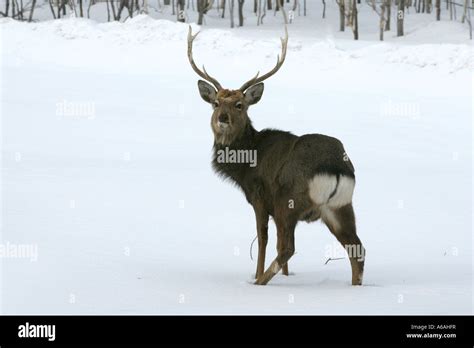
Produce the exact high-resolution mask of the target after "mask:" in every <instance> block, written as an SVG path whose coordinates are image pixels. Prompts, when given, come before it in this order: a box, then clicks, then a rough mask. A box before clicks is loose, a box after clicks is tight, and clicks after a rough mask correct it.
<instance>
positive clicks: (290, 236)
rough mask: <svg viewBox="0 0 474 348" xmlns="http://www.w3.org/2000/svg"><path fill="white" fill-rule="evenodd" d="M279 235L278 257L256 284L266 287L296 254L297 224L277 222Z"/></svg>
mask: <svg viewBox="0 0 474 348" xmlns="http://www.w3.org/2000/svg"><path fill="white" fill-rule="evenodd" d="M275 222H276V225H277V234H278V239H279V240H280V241H281V242H280V243H281V244H280V248H279V250H278V256H277V257H276V259H275V260H274V261H273V262H272V264H271V265H270V267H268V269H267V270H266V271H265V272H264V273H263V274H262V275H261V276H259V277H258V278H257V281H256V282H255V284H257V285H266V284H267V283H268V282H269V281H270V280H271V279H272V278H273V277H274V276H275V274H277V273H278V272H279V271H280V270H281V269H282V267H283V266H284V265H286V264H287V263H288V260H289V259H290V258H291V256H293V254H294V253H295V226H296V222H294V223H293V222H290V223H288V222H281V223H278V222H277V221H275Z"/></svg>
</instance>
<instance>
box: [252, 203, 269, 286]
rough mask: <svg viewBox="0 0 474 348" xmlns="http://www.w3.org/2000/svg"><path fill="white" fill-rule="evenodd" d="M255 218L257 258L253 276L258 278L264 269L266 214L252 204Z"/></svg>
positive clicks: (266, 229)
mask: <svg viewBox="0 0 474 348" xmlns="http://www.w3.org/2000/svg"><path fill="white" fill-rule="evenodd" d="M254 210H255V218H256V220H257V238H258V258H257V271H256V273H255V278H256V279H258V277H260V276H261V275H262V274H263V271H264V270H265V252H266V249H267V242H268V214H267V213H266V212H265V211H264V209H263V208H262V207H261V206H259V205H258V204H257V205H255V206H254Z"/></svg>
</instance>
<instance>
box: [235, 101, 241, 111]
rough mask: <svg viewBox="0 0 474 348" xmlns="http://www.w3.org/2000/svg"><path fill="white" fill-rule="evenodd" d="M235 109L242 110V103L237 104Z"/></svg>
mask: <svg viewBox="0 0 474 348" xmlns="http://www.w3.org/2000/svg"><path fill="white" fill-rule="evenodd" d="M235 108H236V109H238V110H242V103H241V102H237V103H235Z"/></svg>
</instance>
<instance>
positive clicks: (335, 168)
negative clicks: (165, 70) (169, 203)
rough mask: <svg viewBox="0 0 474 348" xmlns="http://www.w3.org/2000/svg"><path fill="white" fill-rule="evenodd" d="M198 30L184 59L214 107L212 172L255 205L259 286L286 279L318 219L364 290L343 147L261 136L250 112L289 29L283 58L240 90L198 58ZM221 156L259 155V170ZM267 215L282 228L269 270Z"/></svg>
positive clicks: (284, 135)
mask: <svg viewBox="0 0 474 348" xmlns="http://www.w3.org/2000/svg"><path fill="white" fill-rule="evenodd" d="M198 34H199V32H197V33H196V34H193V33H192V28H191V26H189V31H188V37H187V44H188V47H187V55H188V59H189V63H190V64H191V67H192V69H193V70H194V71H195V72H196V73H197V75H199V77H201V78H202V79H200V80H198V83H197V84H198V90H199V94H200V96H201V98H202V99H203V100H204V101H205V102H207V103H209V104H211V106H212V109H213V112H212V116H211V129H212V132H213V135H214V145H213V156H212V167H213V169H214V171H215V172H216V173H217V175H219V176H220V177H222V178H224V179H226V180H229V181H231V182H232V183H234V184H235V185H236V186H237V187H239V188H240V189H241V190H242V191H243V193H244V195H245V198H246V199H247V202H248V203H249V204H250V205H251V206H252V207H253V210H254V212H255V220H256V227H257V238H258V257H257V269H256V272H255V279H256V280H255V283H254V284H257V285H266V284H267V283H268V282H269V281H270V280H271V279H272V278H273V277H274V276H275V275H276V274H277V273H278V272H279V271H280V270H281V271H282V274H283V275H288V274H289V272H288V261H289V260H290V258H291V257H292V256H293V254H294V253H295V228H296V225H297V224H298V223H299V222H301V221H305V222H308V223H310V222H314V221H317V220H319V219H321V221H322V222H323V223H324V224H325V225H326V226H327V227H328V229H329V231H330V232H331V233H332V234H333V235H334V236H335V237H336V239H337V240H338V242H339V243H340V244H341V245H342V246H343V247H344V249H345V250H346V251H347V253H348V257H349V261H350V265H351V269H352V285H362V278H363V272H364V261H365V248H364V247H363V245H362V242H361V241H360V239H359V237H358V235H357V231H356V222H355V214H354V209H353V205H352V197H353V192H354V188H355V174H354V173H355V169H354V166H353V164H352V162H351V161H350V159H349V157H348V155H347V153H346V151H345V149H344V146H343V144H342V143H341V142H340V141H339V140H338V139H336V138H333V137H330V136H326V135H322V134H305V135H302V136H297V135H294V134H292V133H290V132H286V131H281V130H275V129H263V130H260V131H258V130H256V129H255V128H254V127H253V126H252V121H251V120H250V118H249V115H248V109H249V107H250V106H251V105H254V104H256V103H258V102H259V101H260V99H261V98H262V94H263V90H264V84H263V81H265V80H266V79H268V78H269V77H271V76H273V75H275V74H276V73H277V72H278V71H279V70H280V68H281V67H282V65H283V63H284V62H285V58H286V52H287V47H288V30H287V28H286V26H285V37H284V38H280V39H281V56H280V55H278V56H277V63H276V65H275V66H274V67H273V69H271V70H270V71H269V72H267V73H265V74H263V75H260V74H259V73H257V74H256V75H255V76H254V77H253V78H251V79H250V80H248V81H247V82H245V83H244V84H243V85H242V86H241V87H240V88H239V89H236V90H232V89H226V88H223V87H222V85H221V84H220V83H219V82H218V81H217V80H216V79H215V78H213V77H212V76H210V75H209V74H208V73H207V71H206V69H205V68H204V66H203V67H202V69H199V68H198V67H197V65H196V63H195V62H194V58H193V42H194V40H195V38H196V37H197V35H198ZM223 151H227V153H228V152H229V151H234V152H237V153H238V152H240V153H245V152H253V153H256V163H254V164H256V165H253V166H252V165H249V163H245V161H240V162H239V161H229V160H227V161H226V160H223V156H221V155H222V153H223ZM270 217H272V218H273V221H274V223H275V225H276V230H277V257H276V258H275V259H274V260H273V261H272V263H271V264H270V266H269V267H268V268H267V269H266V270H265V254H266V247H267V242H268V222H269V219H270Z"/></svg>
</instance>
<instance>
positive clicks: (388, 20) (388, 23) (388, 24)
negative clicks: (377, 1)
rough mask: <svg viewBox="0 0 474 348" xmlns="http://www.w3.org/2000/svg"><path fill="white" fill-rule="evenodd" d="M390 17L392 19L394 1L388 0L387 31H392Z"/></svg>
mask: <svg viewBox="0 0 474 348" xmlns="http://www.w3.org/2000/svg"><path fill="white" fill-rule="evenodd" d="M390 17H392V0H387V19H386V21H385V31H389V30H390Z"/></svg>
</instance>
